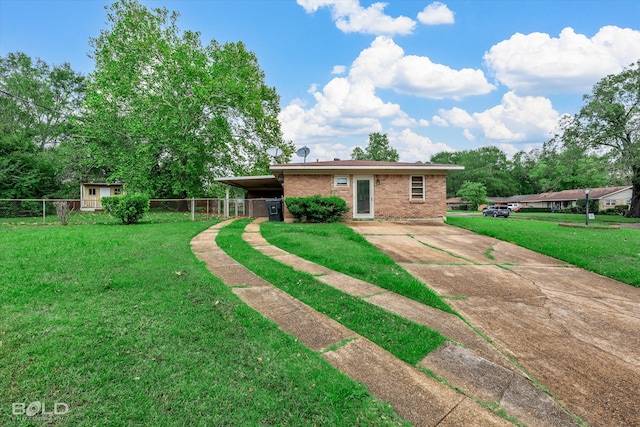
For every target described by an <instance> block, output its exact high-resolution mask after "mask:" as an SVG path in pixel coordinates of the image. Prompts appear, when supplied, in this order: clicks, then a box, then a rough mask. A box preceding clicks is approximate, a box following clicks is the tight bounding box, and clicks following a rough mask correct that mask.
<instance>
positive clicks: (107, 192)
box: [97, 187, 111, 207]
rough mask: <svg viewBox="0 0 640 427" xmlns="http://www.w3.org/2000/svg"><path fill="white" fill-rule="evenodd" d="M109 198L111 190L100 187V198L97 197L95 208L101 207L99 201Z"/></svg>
mask: <svg viewBox="0 0 640 427" xmlns="http://www.w3.org/2000/svg"><path fill="white" fill-rule="evenodd" d="M110 196H111V189H110V188H109V187H100V197H98V203H97V206H98V207H102V203H101V202H100V199H101V198H102V197H110Z"/></svg>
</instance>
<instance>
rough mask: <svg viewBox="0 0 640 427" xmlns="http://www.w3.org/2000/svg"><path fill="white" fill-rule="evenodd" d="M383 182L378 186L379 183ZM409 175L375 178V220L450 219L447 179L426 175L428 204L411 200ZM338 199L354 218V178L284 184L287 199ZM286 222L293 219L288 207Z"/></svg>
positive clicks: (289, 179)
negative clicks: (341, 184) (342, 184)
mask: <svg viewBox="0 0 640 427" xmlns="http://www.w3.org/2000/svg"><path fill="white" fill-rule="evenodd" d="M378 179H379V181H380V183H379V184H378V183H377V182H378V181H377V180H378ZM409 181H410V176H409V175H374V177H373V194H374V218H375V219H438V220H442V219H443V218H444V217H445V216H446V176H445V175H425V199H424V201H422V200H420V201H410V200H409V191H410V184H409ZM316 194H319V195H321V196H337V197H340V198H342V199H344V200H345V201H346V202H347V206H349V209H350V210H349V213H348V214H347V218H346V219H350V218H352V215H353V175H349V185H348V186H346V187H336V186H334V180H333V175H287V176H286V177H285V181H284V197H285V198H286V197H309V196H313V195H316ZM284 216H285V220H286V221H292V220H293V216H292V215H291V214H290V213H289V211H288V210H287V209H286V207H285V212H284Z"/></svg>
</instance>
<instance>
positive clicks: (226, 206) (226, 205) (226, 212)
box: [224, 186, 229, 218]
mask: <svg viewBox="0 0 640 427" xmlns="http://www.w3.org/2000/svg"><path fill="white" fill-rule="evenodd" d="M224 217H225V218H229V186H227V188H226V193H225V196H224Z"/></svg>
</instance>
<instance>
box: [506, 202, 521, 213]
mask: <svg viewBox="0 0 640 427" xmlns="http://www.w3.org/2000/svg"><path fill="white" fill-rule="evenodd" d="M507 207H508V208H509V210H510V211H511V212H520V203H509V204H508V205H507Z"/></svg>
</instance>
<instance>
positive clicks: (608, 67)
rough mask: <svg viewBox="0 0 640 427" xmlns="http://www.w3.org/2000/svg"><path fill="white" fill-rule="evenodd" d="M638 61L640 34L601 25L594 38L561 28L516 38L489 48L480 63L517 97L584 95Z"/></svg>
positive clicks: (639, 56)
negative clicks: (553, 33)
mask: <svg viewBox="0 0 640 427" xmlns="http://www.w3.org/2000/svg"><path fill="white" fill-rule="evenodd" d="M638 58H640V31H638V30H632V29H629V28H619V27H616V26H605V27H602V28H601V29H600V30H599V31H598V33H597V34H596V35H595V36H593V37H592V38H588V37H587V36H585V35H583V34H576V32H575V31H574V30H573V29H572V28H569V27H567V28H565V29H563V30H562V31H561V32H560V35H559V36H558V37H557V38H552V37H550V36H549V35H548V34H545V33H531V34H527V35H525V34H520V33H517V34H514V35H513V36H512V37H511V38H510V39H509V40H505V41H502V42H500V43H498V44H496V45H494V46H492V47H491V49H489V51H488V52H487V53H485V55H484V60H485V63H486V65H487V67H488V68H489V69H491V70H492V72H493V73H494V74H495V77H496V78H497V80H498V81H500V82H501V83H502V84H504V85H506V86H507V87H509V88H510V89H513V90H517V91H518V93H520V94H536V93H540V94H542V93H545V94H546V93H584V92H588V91H589V90H590V89H591V87H592V86H593V84H595V83H596V82H597V81H598V80H600V79H601V78H603V77H604V76H606V75H608V74H612V73H618V72H620V71H621V70H622V68H624V67H625V66H627V65H629V64H631V63H632V62H634V61H636V60H637V59H638Z"/></svg>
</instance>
